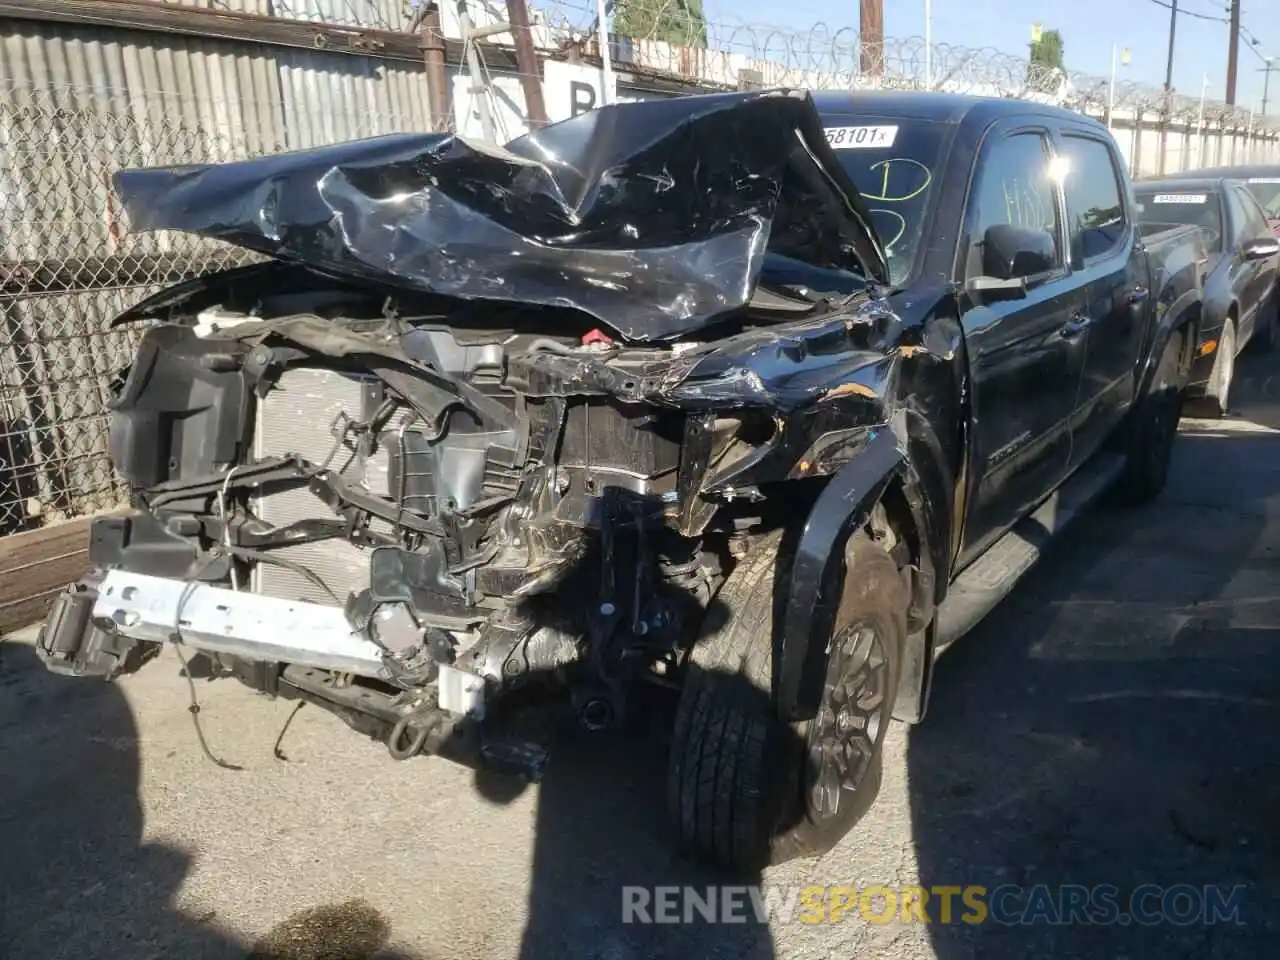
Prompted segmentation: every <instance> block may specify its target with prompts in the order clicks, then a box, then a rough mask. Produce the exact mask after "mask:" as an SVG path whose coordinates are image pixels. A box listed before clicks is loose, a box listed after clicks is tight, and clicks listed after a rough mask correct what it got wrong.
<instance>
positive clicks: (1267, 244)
mask: <svg viewBox="0 0 1280 960" xmlns="http://www.w3.org/2000/svg"><path fill="white" fill-rule="evenodd" d="M1278 253H1280V239H1277V238H1276V237H1257V238H1255V239H1253V240H1246V241H1245V242H1244V244H1243V245H1242V246H1241V248H1240V256H1242V257H1243V258H1244V259H1245V260H1268V259H1270V258H1271V257H1274V256H1275V255H1276V254H1278Z"/></svg>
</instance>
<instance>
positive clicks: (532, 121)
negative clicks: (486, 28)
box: [507, 0, 608, 130]
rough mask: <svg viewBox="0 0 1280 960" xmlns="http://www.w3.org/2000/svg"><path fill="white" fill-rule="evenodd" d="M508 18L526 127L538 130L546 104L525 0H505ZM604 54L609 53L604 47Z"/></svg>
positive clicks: (545, 110) (541, 124)
mask: <svg viewBox="0 0 1280 960" xmlns="http://www.w3.org/2000/svg"><path fill="white" fill-rule="evenodd" d="M507 21H508V22H509V23H510V24H511V38H512V39H513V40H514V41H515V44H516V69H517V70H518V71H520V85H521V86H522V87H523V88H524V104H525V112H526V113H528V114H529V129H531V130H537V129H538V128H539V127H543V126H546V123H547V107H546V104H545V102H544V101H543V99H542V72H541V69H540V66H539V64H538V55H537V54H536V53H535V52H534V49H533V34H532V33H530V31H529V7H528V5H527V4H526V3H525V0H507ZM601 26H602V27H603V24H602V25H601ZM604 29H608V28H607V27H604ZM605 55H606V56H607V55H608V51H607V50H606V51H605Z"/></svg>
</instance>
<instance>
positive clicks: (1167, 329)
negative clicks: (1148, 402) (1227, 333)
mask: <svg viewBox="0 0 1280 960" xmlns="http://www.w3.org/2000/svg"><path fill="white" fill-rule="evenodd" d="M1188 298H1190V294H1188V295H1186V296H1184V298H1183V299H1186V300H1188V302H1185V303H1183V302H1182V301H1181V300H1180V301H1179V302H1178V303H1175V304H1174V307H1179V306H1180V307H1181V308H1180V309H1177V310H1175V309H1174V307H1171V308H1170V309H1169V310H1168V311H1166V312H1165V315H1164V317H1162V318H1161V321H1160V323H1159V325H1158V326H1157V327H1156V330H1155V333H1154V335H1153V336H1152V338H1151V349H1150V350H1148V351H1147V356H1146V361H1145V363H1144V364H1143V367H1142V376H1141V378H1140V380H1139V381H1138V390H1137V393H1136V394H1135V396H1136V398H1138V399H1141V398H1142V397H1145V396H1146V395H1147V394H1148V393H1150V392H1151V385H1152V383H1153V381H1154V380H1155V375H1156V370H1157V369H1159V367H1160V359H1161V357H1163V356H1164V351H1165V348H1166V347H1168V345H1169V340H1170V339H1171V338H1172V337H1173V335H1174V334H1175V333H1180V332H1182V331H1184V330H1186V329H1187V328H1190V330H1191V337H1190V341H1189V342H1190V351H1189V355H1188V356H1187V357H1184V358H1182V366H1183V369H1182V370H1181V371H1180V372H1181V374H1182V375H1183V376H1186V374H1187V373H1189V372H1190V371H1189V366H1190V361H1191V360H1192V359H1193V357H1194V354H1195V348H1196V343H1197V341H1198V339H1199V335H1200V321H1201V311H1202V307H1203V305H1204V301H1203V300H1201V299H1200V298H1199V297H1194V298H1190V299H1188Z"/></svg>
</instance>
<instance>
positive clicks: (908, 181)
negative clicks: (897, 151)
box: [862, 157, 933, 254]
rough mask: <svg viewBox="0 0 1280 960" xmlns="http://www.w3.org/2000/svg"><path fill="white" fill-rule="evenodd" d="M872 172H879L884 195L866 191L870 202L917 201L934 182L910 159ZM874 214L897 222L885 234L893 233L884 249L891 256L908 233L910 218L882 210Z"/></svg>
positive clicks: (884, 162) (890, 162)
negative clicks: (896, 245) (895, 246)
mask: <svg viewBox="0 0 1280 960" xmlns="http://www.w3.org/2000/svg"><path fill="white" fill-rule="evenodd" d="M868 169H870V170H872V171H878V172H879V175H880V192H879V193H868V192H866V191H865V190H864V191H863V193H862V195H863V197H865V198H866V199H868V200H873V201H877V202H879V203H906V202H907V201H908V200H914V199H915V198H916V197H918V196H920V194H922V193H924V192H925V191H926V190H928V189H929V184H931V183H932V182H933V172H932V171H931V170H930V169H929V168H928V167H926V166H925V165H924V164H923V163H921V162H920V161H919V160H912V159H911V158H910V157H892V158H890V159H888V160H881V161H879V162H878V163H873V164H872V165H871V166H870V167H869V168H868ZM870 212H871V214H872V215H873V216H879V217H881V218H886V219H887V218H892V219H893V220H894V221H895V223H894V224H893V226H892V227H891V228H890V229H889V230H886V231H884V232H885V233H886V234H889V233H891V232H892V236H893V238H892V239H891V240H888V241H886V242H885V245H884V246H885V252H886V253H890V254H891V253H892V252H893V247H894V244H896V243H897V242H898V241H899V240H901V239H902V235H903V234H904V233H906V232H907V220H906V217H904V216H903V215H902V214H901V213H898V212H897V211H896V210H886V209H884V208H882V207H873V208H872V209H871V211H870Z"/></svg>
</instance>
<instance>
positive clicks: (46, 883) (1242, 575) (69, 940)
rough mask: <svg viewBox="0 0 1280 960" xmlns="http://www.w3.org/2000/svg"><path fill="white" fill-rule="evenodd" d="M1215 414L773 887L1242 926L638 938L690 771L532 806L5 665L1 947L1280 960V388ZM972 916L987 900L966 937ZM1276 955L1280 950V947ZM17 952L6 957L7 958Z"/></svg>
mask: <svg viewBox="0 0 1280 960" xmlns="http://www.w3.org/2000/svg"><path fill="white" fill-rule="evenodd" d="M1271 366H1273V364H1268V363H1267V362H1266V361H1263V360H1260V359H1259V360H1253V359H1249V358H1245V362H1243V363H1242V364H1241V367H1240V369H1239V373H1238V376H1239V378H1240V382H1239V384H1238V396H1237V401H1238V403H1239V404H1240V407H1241V411H1240V414H1239V415H1238V416H1236V417H1233V418H1232V419H1231V421H1230V422H1228V423H1226V424H1225V425H1217V424H1209V423H1205V422H1200V421H1187V422H1185V423H1184V426H1183V437H1182V438H1181V439H1180V441H1179V444H1178V447H1177V454H1176V466H1175V471H1174V475H1173V478H1172V480H1171V484H1170V487H1169V489H1168V491H1167V493H1166V494H1165V496H1164V498H1163V500H1162V502H1161V503H1159V504H1158V505H1156V506H1154V507H1151V508H1148V509H1145V510H1142V511H1137V512H1116V511H1111V510H1099V511H1097V512H1096V513H1095V514H1093V515H1091V516H1090V517H1089V518H1087V519H1086V520H1084V521H1083V522H1082V523H1081V524H1080V525H1079V526H1078V528H1077V529H1076V530H1075V531H1073V532H1072V533H1071V534H1070V535H1069V536H1068V537H1067V538H1066V539H1064V540H1063V541H1062V542H1061V543H1060V544H1059V545H1057V546H1056V547H1055V548H1054V549H1053V551H1052V552H1051V554H1050V555H1049V557H1047V558H1046V560H1045V561H1044V562H1043V563H1042V564H1041V565H1040V567H1039V568H1038V569H1037V570H1036V571H1034V572H1033V573H1032V574H1031V575H1030V576H1029V577H1028V578H1027V580H1026V582H1025V583H1024V584H1022V585H1020V586H1019V588H1018V589H1017V590H1016V591H1015V592H1014V594H1013V595H1012V596H1011V597H1010V598H1009V599H1008V600H1007V601H1006V602H1005V604H1004V605H1003V606H1002V607H1001V608H1000V609H998V610H997V611H996V612H995V613H994V614H992V615H991V617H989V618H988V619H987V621H986V622H984V623H983V624H982V625H980V626H979V627H978V629H977V630H976V631H975V632H974V633H973V634H971V635H970V636H969V637H968V638H966V640H965V642H964V643H962V644H961V645H959V646H958V647H957V649H955V650H954V651H952V652H951V653H949V654H948V655H947V656H946V657H944V658H943V660H942V662H941V663H940V665H939V670H938V675H937V679H936V685H935V690H934V697H933V702H932V706H931V708H930V712H929V717H928V719H927V721H926V723H925V724H924V725H923V726H921V727H918V728H914V729H907V728H904V727H901V726H896V725H895V728H894V729H893V730H892V732H891V734H890V737H889V740H888V744H887V748H886V749H887V758H886V759H887V762H886V765H885V778H884V785H883V788H882V791H881V795H880V798H879V800H878V801H877V803H876V804H875V806H874V807H873V808H872V811H871V813H870V814H869V815H868V817H867V818H866V820H864V821H863V823H862V825H861V826H860V827H859V829H858V830H857V831H855V833H854V834H852V835H851V836H850V837H848V838H847V839H846V841H845V842H844V843H842V844H841V845H840V846H839V847H838V848H837V849H836V850H835V851H833V852H832V853H831V854H829V855H828V856H826V857H824V858H823V859H822V860H820V861H816V862H814V861H808V862H799V863H791V864H787V865H784V866H782V867H780V868H777V869H774V870H771V871H769V872H768V874H767V875H766V876H765V877H764V878H763V880H764V882H765V883H767V884H769V885H771V886H772V885H786V884H790V885H809V884H839V885H855V886H859V887H861V886H864V885H866V884H887V885H898V884H921V885H923V886H925V887H935V886H939V885H956V886H965V885H970V884H978V885H982V886H985V887H987V888H989V889H991V888H994V887H997V886H999V885H1000V884H1003V883H1013V884H1019V885H1021V886H1023V887H1031V886H1032V885H1034V884H1048V885H1050V886H1051V887H1052V886H1056V885H1059V884H1085V885H1094V884H1113V885H1114V886H1115V887H1116V888H1117V889H1118V891H1119V895H1120V897H1121V901H1122V902H1123V898H1124V897H1125V896H1126V895H1127V892H1128V891H1131V890H1132V889H1133V888H1134V887H1135V886H1137V885H1139V884H1143V883H1155V884H1162V885H1171V884H1177V883H1186V884H1192V885H1195V886H1199V885H1203V884H1222V885H1226V886H1227V887H1230V886H1232V885H1236V884H1240V885H1244V887H1245V894H1244V895H1245V900H1244V901H1243V907H1242V912H1241V914H1240V917H1241V919H1242V920H1243V923H1242V924H1238V925H1224V924H1218V925H1204V924H1198V923H1196V924H1191V925H1188V926H1180V925H1175V924H1172V923H1164V924H1158V925H1155V926H1142V925H1121V924H1113V925H1106V926H1102V925H1088V924H1074V925H1052V924H1044V923H1041V924H1034V925H1017V926H1010V925H1000V924H995V923H990V922H989V923H986V924H982V925H969V924H964V923H959V922H952V923H943V922H941V920H940V917H939V915H938V914H937V912H936V911H935V912H934V913H933V914H931V919H932V920H933V923H923V922H910V923H903V922H901V921H899V920H895V921H894V922H891V923H886V924H873V923H867V922H865V921H864V920H862V919H858V918H856V915H854V916H850V917H846V918H845V919H844V920H843V921H842V922H840V923H838V924H819V925H808V924H805V923H801V922H799V921H798V920H792V921H790V922H782V921H777V920H775V922H774V923H773V924H772V925H771V926H765V925H761V924H757V923H748V924H739V925H723V924H721V925H709V924H705V923H695V924H690V925H674V926H672V925H649V926H643V925H624V924H623V923H622V922H621V902H622V894H621V888H622V886H623V885H626V884H647V885H658V884H673V885H684V884H693V885H703V884H706V883H710V882H714V881H715V878H712V877H709V876H708V875H706V874H704V873H701V872H699V871H698V870H696V869H694V868H693V867H691V866H690V865H688V864H686V863H683V862H681V861H678V860H677V859H675V858H674V857H673V856H672V855H671V853H670V849H669V847H668V845H667V842H666V834H665V832H664V826H663V819H662V803H661V775H662V767H663V755H662V750H661V748H660V747H645V746H644V745H642V744H628V745H626V747H625V749H621V750H620V749H617V748H616V747H613V748H610V747H603V746H601V745H598V744H593V743H590V742H583V743H574V744H571V745H569V746H568V747H566V748H565V749H564V750H563V751H562V752H560V753H557V754H555V755H554V756H553V762H552V764H551V766H550V767H549V770H548V774H547V777H546V779H545V781H544V782H543V783H542V784H541V785H540V786H539V787H536V788H530V789H528V790H524V791H523V792H519V793H510V792H508V793H505V794H504V793H503V792H502V791H501V790H500V789H497V788H495V787H494V786H493V785H492V784H489V783H484V782H478V781H477V779H476V777H475V776H474V774H473V773H472V772H470V771H469V770H466V769H464V768H461V767H457V766H453V765H450V764H448V763H446V762H442V761H438V760H419V761H414V762H411V763H395V762H393V761H392V760H390V759H389V758H388V756H387V753H386V751H385V749H383V748H381V747H380V746H378V745H376V744H373V743H371V742H370V741H369V740H367V739H364V738H362V737H360V736H359V735H357V734H355V733H353V732H351V731H349V730H348V729H347V728H346V727H345V726H343V725H342V724H341V723H340V722H339V721H338V720H336V719H334V718H332V717H330V716H328V715H326V714H324V713H322V712H321V711H319V710H317V709H315V708H314V707H307V708H305V709H303V710H302V711H301V712H299V713H298V715H297V717H296V718H295V719H294V721H293V723H292V724H291V725H290V727H289V729H288V732H287V734H286V736H285V738H284V740H283V751H284V753H285V754H286V756H287V760H285V761H281V760H277V759H275V758H274V757H273V756H272V745H273V743H274V742H275V740H276V738H277V736H278V735H279V733H280V730H281V728H282V726H283V725H284V724H285V721H286V719H287V718H288V716H289V713H290V711H291V709H292V708H291V706H290V705H289V704H287V703H283V702H272V701H270V700H268V699H266V698H263V697H259V696H255V695H253V694H252V693H250V692H249V691H247V690H245V689H244V688H242V687H241V686H239V685H238V684H236V683H234V682H231V681H220V682H216V683H204V684H200V685H199V693H200V698H201V703H202V705H203V710H202V713H201V717H202V719H203V721H204V725H205V730H206V733H207V735H208V737H209V739H210V741H211V743H212V745H213V747H214V749H215V751H217V752H218V753H220V754H221V755H222V756H223V757H224V758H225V759H227V760H228V761H231V762H233V763H236V764H238V765H240V766H242V767H243V768H244V769H243V770H240V771H228V770H222V769H219V768H217V767H215V766H214V765H212V764H210V763H209V762H208V761H207V760H205V759H204V758H203V756H202V755H201V753H200V751H199V749H198V748H197V745H196V741H195V738H194V734H193V731H192V726H191V721H190V717H189V716H188V713H187V702H188V701H187V690H186V688H185V685H184V682H183V681H182V680H181V678H180V676H179V674H178V664H177V662H176V660H174V659H173V658H172V657H171V656H170V655H168V654H166V655H165V656H164V657H163V658H162V659H161V660H160V661H159V662H158V663H156V664H152V665H151V666H149V667H148V668H147V669H145V670H143V671H142V672H141V673H140V674H138V675H136V676H134V677H130V678H126V679H125V680H123V681H122V682H120V683H118V684H115V685H106V684H101V683H96V682H90V681H71V680H64V679H60V678H57V677H53V676H51V675H48V674H46V673H45V672H44V670H43V669H42V668H40V667H39V666H38V664H37V662H36V659H35V656H34V654H33V653H32V652H31V649H30V646H29V643H30V636H29V634H27V635H24V636H25V639H24V638H23V637H21V636H20V637H17V638H11V642H8V643H5V644H4V645H3V646H0V851H2V852H0V857H2V858H3V863H4V868H3V871H2V872H0V944H4V945H5V946H6V948H7V953H6V955H7V956H12V957H24V958H26V957H31V958H37V957H38V958H41V960H59V958H64V957H65V958H75V960H84V958H94V957H104V958H112V960H131V958H165V960H168V958H188V957H200V958H211V960H212V958H233V957H234V958H244V957H246V956H253V957H259V958H267V957H271V958H279V960H284V958H289V960H303V958H322V957H324V958H332V960H372V958H375V957H378V958H403V960H446V958H447V960H465V958H508V957H516V956H519V957H522V958H542V957H547V958H560V957H600V958H608V960H615V958H616V960H623V958H641V957H655V958H657V957H671V958H690V957H725V958H728V957H741V958H752V960H757V958H770V957H786V958H802V957H803V958H814V960H817V958H854V957H859V958H861V957H887V958H924V957H939V958H944V960H951V958H961V957H973V956H977V955H981V956H983V957H984V958H989V957H996V958H1002V957H1008V958H1011V960H1012V958H1017V960H1028V958H1032V957H1037V956H1081V957H1086V956H1087V957H1094V956H1097V957H1102V956H1107V957H1112V958H1116V957H1130V958H1134V957H1140V956H1158V957H1161V958H1174V957H1184V956H1185V957H1197V958H1199V957H1211V956H1222V957H1228V956H1230V957H1240V956H1260V957H1262V956H1267V957H1269V956H1273V955H1274V948H1271V941H1272V939H1273V937H1274V936H1275V934H1276V932H1277V926H1278V920H1280V897H1278V896H1277V893H1278V892H1280V885H1278V884H1277V880H1278V879H1280V878H1278V877H1277V867H1278V866H1280V832H1278V831H1280V827H1278V824H1280V818H1278V817H1277V815H1276V810H1277V809H1278V807H1280V746H1278V745H1277V743H1278V741H1277V738H1276V736H1275V731H1276V729H1277V726H1276V721H1277V718H1278V717H1280V692H1278V691H1280V646H1278V644H1280V589H1278V587H1277V585H1278V584H1280V379H1278V381H1277V383H1276V384H1275V385H1274V389H1273V384H1272V382H1271V378H1270V376H1269V374H1268V373H1267V370H1268V369H1269V368H1270V367H1271ZM960 912H961V905H960V904H959V903H958V902H957V911H956V916H957V917H958V916H959V914H960ZM1268 948H1271V949H1268ZM0 952H3V951H0Z"/></svg>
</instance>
